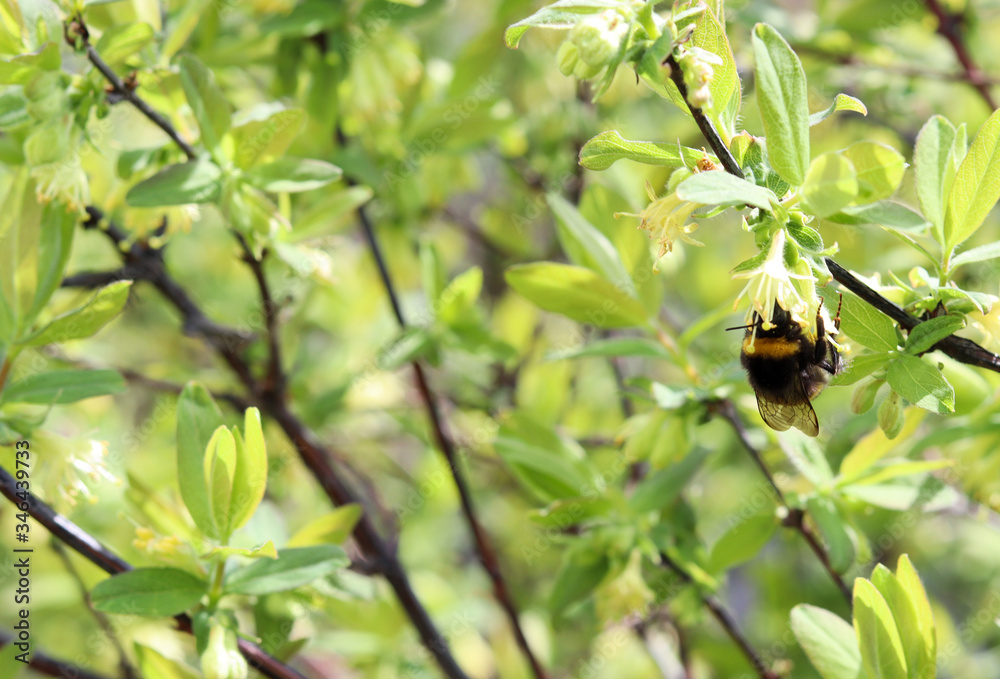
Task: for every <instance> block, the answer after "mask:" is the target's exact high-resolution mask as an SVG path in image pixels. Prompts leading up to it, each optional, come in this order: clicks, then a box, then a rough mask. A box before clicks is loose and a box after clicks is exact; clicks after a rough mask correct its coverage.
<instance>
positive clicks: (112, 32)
mask: <svg viewBox="0 0 1000 679" xmlns="http://www.w3.org/2000/svg"><path fill="white" fill-rule="evenodd" d="M153 37H154V32H153V27H152V26H150V25H149V24H147V23H143V22H141V21H133V22H131V23H127V24H115V25H113V26H108V27H107V28H106V29H105V30H104V33H102V34H101V39H100V40H98V41H97V45H96V46H95V49H96V50H97V53H98V54H100V55H101V58H102V59H104V61H105V63H107V64H108V65H109V66H118V65H121V64H122V63H123V62H124V61H125V60H126V59H128V58H129V57H130V56H132V55H133V54H135V53H137V52H139V51H141V50H142V49H143V48H144V47H146V45H148V44H149V43H151V42H152V41H153Z"/></svg>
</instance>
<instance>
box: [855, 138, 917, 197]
mask: <svg viewBox="0 0 1000 679" xmlns="http://www.w3.org/2000/svg"><path fill="white" fill-rule="evenodd" d="M842 153H843V155H844V157H845V158H847V159H848V160H850V161H851V164H852V165H853V166H854V170H855V172H857V178H858V202H859V203H872V202H875V201H877V200H882V199H884V198H889V197H890V196H892V194H894V193H895V192H896V189H898V188H899V184H900V182H902V181H903V173H904V172H906V160H904V158H903V156H901V155H900V154H899V152H898V151H896V150H895V149H894V148H891V147H889V146H886V145H885V144H877V143H875V142H871V141H859V142H857V143H854V144H851V145H850V146H848V147H847V148H846V149H844V150H843V151H842Z"/></svg>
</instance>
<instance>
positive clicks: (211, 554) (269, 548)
mask: <svg viewBox="0 0 1000 679" xmlns="http://www.w3.org/2000/svg"><path fill="white" fill-rule="evenodd" d="M231 556H242V557H245V558H247V559H277V558H278V550H277V549H275V547H274V542H272V541H271V540H268V541H267V542H264V543H262V544H259V545H257V546H256V547H251V548H249V549H246V548H244V547H213V548H212V549H210V550H208V551H207V552H205V553H204V554H199V555H198V558H199V559H205V560H209V559H228V558H229V557H231Z"/></svg>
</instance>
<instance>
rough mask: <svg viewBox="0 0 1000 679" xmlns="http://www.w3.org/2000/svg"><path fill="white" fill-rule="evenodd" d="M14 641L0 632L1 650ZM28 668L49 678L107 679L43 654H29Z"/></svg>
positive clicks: (35, 652) (5, 633) (33, 652)
mask: <svg viewBox="0 0 1000 679" xmlns="http://www.w3.org/2000/svg"><path fill="white" fill-rule="evenodd" d="M15 641H16V640H15V639H14V637H12V636H11V635H10V634H8V633H7V632H4V631H0V648H3V647H4V646H7V645H8V644H13V643H15ZM28 667H30V668H31V669H33V670H34V671H35V672H38V673H39V674H44V675H46V676H49V677H59V679H108V677H106V676H104V675H103V674H97V673H96V672H91V671H90V670H87V669H84V668H82V667H79V666H78V665H73V664H72V663H68V662H64V661H62V660H56V659H55V658H51V657H49V656H47V655H45V654H44V653H38V652H37V651H32V652H31V659H30V661H29V662H28Z"/></svg>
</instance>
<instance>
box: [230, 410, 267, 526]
mask: <svg viewBox="0 0 1000 679" xmlns="http://www.w3.org/2000/svg"><path fill="white" fill-rule="evenodd" d="M238 433H239V432H237V434H238ZM242 439H243V440H242V445H237V447H236V453H237V455H236V471H235V473H234V475H233V491H232V500H231V503H230V512H231V513H232V520H231V524H230V528H231V530H236V529H237V528H240V527H241V526H243V524H245V523H246V522H247V521H248V520H249V519H250V517H251V516H253V513H254V511H256V509H257V505H259V504H260V501H261V500H263V499H264V489H265V488H266V487H267V449H266V447H265V444H264V431H263V429H262V428H261V424H260V411H258V410H257V408H247V410H246V413H245V414H244V417H243V437H242ZM236 441H237V443H240V439H239V438H237V439H236Z"/></svg>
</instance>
